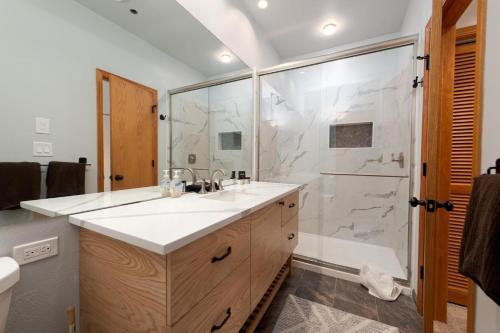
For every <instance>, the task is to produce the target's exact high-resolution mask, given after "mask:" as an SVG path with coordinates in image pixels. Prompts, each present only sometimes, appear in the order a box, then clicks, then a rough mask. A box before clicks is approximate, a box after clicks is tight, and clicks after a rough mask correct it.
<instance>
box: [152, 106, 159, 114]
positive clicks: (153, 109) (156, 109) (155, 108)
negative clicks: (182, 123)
mask: <svg viewBox="0 0 500 333" xmlns="http://www.w3.org/2000/svg"><path fill="white" fill-rule="evenodd" d="M156 111H158V105H153V106H152V107H151V113H155V112H156Z"/></svg>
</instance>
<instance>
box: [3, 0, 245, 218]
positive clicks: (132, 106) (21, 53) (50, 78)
mask: <svg viewBox="0 0 500 333" xmlns="http://www.w3.org/2000/svg"><path fill="white" fill-rule="evenodd" d="M25 22H32V24H30V25H29V27H27V26H26V24H25ZM151 22H155V24H151ZM2 27H3V28H2V40H3V41H4V42H5V43H6V45H7V44H8V45H10V46H9V49H8V50H5V52H2V56H1V57H2V63H3V64H8V65H7V66H4V67H3V70H2V82H5V83H7V82H8V84H6V85H4V86H3V88H2V96H3V97H2V99H0V107H1V109H2V112H1V113H0V128H1V133H2V134H1V137H2V140H0V184H1V185H2V191H3V192H4V193H3V194H2V196H0V210H11V209H17V208H19V207H20V202H21V201H27V200H37V199H40V198H41V199H43V198H55V197H66V196H71V195H77V194H91V193H96V192H103V191H116V190H125V189H136V188H146V189H143V190H142V192H143V193H142V197H141V196H139V199H140V198H143V199H144V200H148V199H151V198H156V197H159V196H161V194H160V191H159V190H158V187H157V185H158V182H159V179H160V177H161V175H162V174H163V170H166V169H169V168H170V162H169V154H170V148H169V140H170V133H169V129H170V124H169V113H170V110H169V107H170V101H169V93H168V91H169V90H172V89H176V88H179V87H183V86H187V85H192V84H197V83H200V82H205V81H208V80H213V79H214V78H220V77H227V76H231V75H233V76H235V75H239V74H240V73H241V72H246V71H248V67H247V66H246V65H245V64H244V63H243V62H242V61H241V60H240V59H239V58H238V56H237V55H236V54H234V53H233V52H231V50H229V49H228V48H227V47H226V46H225V45H223V44H222V43H221V42H220V41H219V40H218V39H217V38H216V37H215V36H214V35H212V33H211V32H209V31H208V30H207V29H206V28H205V27H204V26H203V25H202V24H201V23H199V22H198V21H197V20H196V19H195V18H194V17H193V16H192V15H191V14H190V13H189V12H188V11H187V10H186V9H184V7H182V6H181V5H180V4H179V3H178V2H176V1H153V2H137V1H123V2H120V1H97V0H77V1H66V2H61V1H43V2H40V1H19V2H12V3H10V4H9V15H7V16H5V17H4V18H3V19H2ZM9 31H11V32H14V31H15V32H16V33H15V34H14V33H9ZM180 32H182V33H180ZM20 41H22V42H20ZM25 74H29V80H26V79H25ZM247 87H248V89H247ZM250 88H251V83H250V81H249V80H248V81H238V82H234V83H230V84H227V85H221V86H220V87H211V88H210V89H206V91H205V94H206V97H207V98H208V96H209V95H210V96H211V98H212V100H211V102H210V103H208V99H207V100H206V101H204V102H199V103H198V104H199V105H200V107H201V108H203V110H205V111H206V117H207V119H205V120H206V123H207V127H206V129H205V130H206V133H202V134H206V135H207V138H204V139H203V145H199V146H198V147H197V150H196V151H190V152H189V153H191V154H194V155H195V162H194V164H189V163H188V161H187V160H186V159H184V158H182V159H181V158H180V155H179V159H175V161H176V165H178V166H182V167H189V166H192V167H196V168H198V167H199V168H202V169H206V170H205V171H206V172H209V171H210V170H213V169H216V168H224V169H225V170H233V169H234V170H246V171H247V172H248V173H250V172H251V170H250V165H251V162H250V160H251V149H250V146H251V139H250V135H249V133H247V132H248V130H249V129H250V128H251V123H252V118H251V109H252V108H251V98H250V90H249V89H250ZM209 90H210V94H209ZM246 90H248V93H249V95H248V96H246V95H245V94H246V93H247V91H246ZM200 93H202V92H200ZM193 94H194V93H193ZM231 94H234V96H232V95H231ZM180 96H181V95H179V97H180ZM186 96H188V95H187V94H186ZM174 105H175V106H176V107H177V106H178V105H177V104H175V103H174ZM186 108H189V106H186ZM189 110H190V111H192V112H194V113H195V114H196V109H192V108H191V109H189ZM209 110H210V117H208V115H209V113H208V112H209ZM176 112H177V111H176ZM236 114H237V115H238V116H237V117H236V118H235V119H233V120H231V119H232V117H233V115H236ZM179 115H180V114H179ZM189 117H193V115H190V116H188V118H189ZM208 118H210V119H208ZM196 121H197V122H198V121H201V118H200V119H198V118H196ZM230 121H234V124H231V123H230ZM208 123H210V126H208ZM189 126H190V125H186V130H192V128H188V127H189ZM193 127H194V128H198V125H197V124H196V125H193ZM175 129H176V128H175ZM209 129H210V130H209ZM176 130H177V129H176ZM186 135H188V134H187V133H186ZM185 145H188V143H186V144H185ZM215 147H220V148H221V150H220V151H219V150H218V149H215ZM186 148H187V147H186ZM186 152H187V150H186ZM189 153H188V154H189ZM178 154H181V153H180V152H179V153H178ZM229 156H235V157H237V160H238V162H236V160H235V162H234V163H233V162H232V161H231V162H230V161H229ZM209 157H210V158H209ZM184 160H185V161H184ZM181 161H182V162H183V163H181ZM209 161H210V163H209ZM184 162H185V163H184ZM229 176H230V175H228V176H227V177H229ZM200 177H208V174H204V173H200ZM148 188H149V189H148ZM131 197H132V196H131ZM99 198H101V199H99ZM103 198H105V197H102V196H92V197H89V198H87V199H86V202H91V201H92V200H103V201H104V200H105V199H103ZM106 200H107V199H106ZM134 200H135V201H137V196H134ZM60 202H61V205H62V202H63V201H60ZM66 202H67V201H66ZM121 203H127V199H123V200H122V201H120V202H118V204H121ZM113 204H115V203H113ZM72 207H73V208H71V210H70V211H68V210H67V209H68V207H66V206H65V207H62V206H61V207H60V208H61V209H64V211H65V212H71V213H75V212H78V211H80V210H81V211H84V210H88V209H89V206H88V204H87V205H83V206H79V205H75V204H74V203H73V204H72ZM90 208H91V207H90Z"/></svg>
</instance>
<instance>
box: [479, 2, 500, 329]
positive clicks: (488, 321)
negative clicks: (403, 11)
mask: <svg viewBox="0 0 500 333" xmlns="http://www.w3.org/2000/svg"><path fill="white" fill-rule="evenodd" d="M498 13H500V1H498V0H487V15H486V49H485V59H484V61H485V63H484V81H483V84H484V95H483V103H484V104H483V135H482V143H481V145H482V148H481V169H482V170H483V172H484V171H485V170H486V168H488V167H490V166H491V165H493V164H494V163H495V160H496V159H497V158H500V141H499V140H498V128H499V126H500V108H499V102H498V101H499V99H498V90H499V85H498V78H499V77H500V38H499V37H498V36H500V21H499V20H498ZM476 290H477V293H476V318H475V330H476V332H478V333H482V332H488V333H499V332H500V307H499V306H498V305H496V304H495V303H494V302H493V301H492V300H491V299H490V298H488V297H487V296H486V295H485V294H484V293H483V291H482V290H480V289H479V288H476Z"/></svg>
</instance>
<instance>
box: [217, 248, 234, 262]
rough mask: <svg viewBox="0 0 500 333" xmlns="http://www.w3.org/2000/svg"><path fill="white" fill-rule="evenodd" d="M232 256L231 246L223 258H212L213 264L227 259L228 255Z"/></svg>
mask: <svg viewBox="0 0 500 333" xmlns="http://www.w3.org/2000/svg"><path fill="white" fill-rule="evenodd" d="M230 254H231V246H228V247H227V251H226V253H225V254H224V255H223V256H220V257H213V258H212V264H213V263H214V262H217V261H221V260H223V259H224V258H226V257H227V256H228V255H230Z"/></svg>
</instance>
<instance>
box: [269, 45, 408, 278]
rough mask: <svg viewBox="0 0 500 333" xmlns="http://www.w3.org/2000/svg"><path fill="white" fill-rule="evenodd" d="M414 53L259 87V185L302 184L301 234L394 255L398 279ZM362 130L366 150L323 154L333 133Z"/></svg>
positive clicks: (364, 59)
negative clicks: (340, 128)
mask: <svg viewBox="0 0 500 333" xmlns="http://www.w3.org/2000/svg"><path fill="white" fill-rule="evenodd" d="M412 55H413V50H412V48H411V47H403V48H398V49H394V50H389V51H383V52H378V53H375V54H370V55H364V56H359V57H355V58H350V59H344V60H340V61H334V62H331V63H327V64H321V65H316V66H311V67H310V68H306V69H305V70H303V69H300V70H291V71H286V72H281V73H277V74H273V75H266V76H264V77H263V78H262V79H261V123H260V150H259V155H260V156H259V157H260V159H259V173H260V178H261V179H262V180H269V181H280V182H291V183H304V184H306V187H305V189H304V190H303V191H302V192H301V210H300V230H301V231H302V232H307V233H312V234H318V235H321V236H330V237H336V238H342V239H346V240H351V241H357V242H363V243H370V244H375V245H380V246H385V247H389V248H392V249H393V250H394V251H395V253H396V255H397V257H398V259H399V261H400V264H401V267H402V269H403V270H404V271H406V269H407V265H408V263H407V257H408V232H409V228H408V204H407V200H408V196H409V186H410V181H409V175H410V167H411V166H410V163H409V162H410V152H411V149H410V147H411V115H412V107H413V103H412V96H413V90H412V88H411V85H410V83H411V79H412V75H413V61H412ZM366 122H372V123H373V146H372V147H367V148H342V149H336V148H334V149H332V148H330V147H329V134H330V133H329V129H330V126H331V125H335V124H353V123H354V124H355V123H366ZM400 157H402V159H403V161H402V163H400V162H399V161H397V160H399V159H400ZM339 173H342V174H343V173H345V174H348V175H345V176H341V175H335V174H339ZM366 174H369V175H378V176H390V177H374V176H372V177H367V176H362V175H366ZM318 255H319V254H318ZM318 259H321V258H318Z"/></svg>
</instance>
